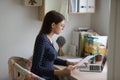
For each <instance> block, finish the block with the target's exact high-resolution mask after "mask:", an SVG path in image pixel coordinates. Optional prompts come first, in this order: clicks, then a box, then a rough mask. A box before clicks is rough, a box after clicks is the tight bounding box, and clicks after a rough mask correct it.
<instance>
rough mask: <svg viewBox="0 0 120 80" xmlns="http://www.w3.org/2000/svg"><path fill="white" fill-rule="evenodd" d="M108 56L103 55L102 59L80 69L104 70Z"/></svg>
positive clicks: (85, 70)
mask: <svg viewBox="0 0 120 80" xmlns="http://www.w3.org/2000/svg"><path fill="white" fill-rule="evenodd" d="M106 60H107V58H106V56H104V57H103V59H102V61H101V62H99V63H94V64H87V66H86V65H83V66H80V71H83V72H102V71H103V69H104V66H105V63H106Z"/></svg>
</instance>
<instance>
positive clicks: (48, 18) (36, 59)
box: [31, 11, 76, 80]
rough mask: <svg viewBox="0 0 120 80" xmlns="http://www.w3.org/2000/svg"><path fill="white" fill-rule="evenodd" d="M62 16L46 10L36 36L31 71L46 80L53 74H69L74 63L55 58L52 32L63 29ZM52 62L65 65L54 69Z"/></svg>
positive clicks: (51, 79)
mask: <svg viewBox="0 0 120 80" xmlns="http://www.w3.org/2000/svg"><path fill="white" fill-rule="evenodd" d="M64 20H65V18H64V16H63V15H62V14H60V13H58V12H56V11H50V12H48V13H47V14H46V15H45V17H44V21H43V24H42V28H41V30H40V32H39V34H38V35H37V37H36V41H35V46H34V54H33V60H32V68H31V71H32V72H33V73H35V74H36V75H39V76H40V77H43V78H45V79H46V80H54V76H55V75H70V74H71V71H72V70H73V69H74V67H72V66H68V65H74V64H76V63H74V62H68V61H66V60H62V59H59V58H57V51H56V50H55V48H54V46H53V44H52V37H53V35H54V34H60V33H61V31H62V30H63V29H64V25H65V23H64ZM54 64H57V65H64V66H67V67H66V68H65V69H63V70H55V69H54V66H53V65H54Z"/></svg>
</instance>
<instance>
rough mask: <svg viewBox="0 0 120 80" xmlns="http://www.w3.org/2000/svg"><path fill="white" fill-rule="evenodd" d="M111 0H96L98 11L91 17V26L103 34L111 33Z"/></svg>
mask: <svg viewBox="0 0 120 80" xmlns="http://www.w3.org/2000/svg"><path fill="white" fill-rule="evenodd" d="M109 13H110V0H96V13H95V14H93V15H92V17H91V25H92V26H91V27H92V29H94V30H95V31H96V32H98V33H99V34H101V35H108V34H109V17H110V16H109Z"/></svg>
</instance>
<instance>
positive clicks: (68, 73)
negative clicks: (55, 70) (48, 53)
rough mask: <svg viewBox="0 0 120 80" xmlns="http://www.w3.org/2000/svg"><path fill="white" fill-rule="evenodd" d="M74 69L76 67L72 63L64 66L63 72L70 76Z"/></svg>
mask: <svg viewBox="0 0 120 80" xmlns="http://www.w3.org/2000/svg"><path fill="white" fill-rule="evenodd" d="M72 70H74V67H73V66H72V65H70V66H68V67H66V68H64V69H63V70H62V73H63V75H68V76H70V75H71V72H72Z"/></svg>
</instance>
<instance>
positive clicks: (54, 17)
mask: <svg viewBox="0 0 120 80" xmlns="http://www.w3.org/2000/svg"><path fill="white" fill-rule="evenodd" d="M63 20H65V17H64V16H63V15H62V14H60V13H59V12H57V11H54V10H52V11H49V12H48V13H47V14H46V15H45V17H44V20H43V24H42V28H41V30H40V32H39V34H41V33H44V34H49V33H50V32H51V30H52V27H51V24H52V23H55V24H58V23H59V22H61V21H63ZM39 34H38V35H39Z"/></svg>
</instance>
